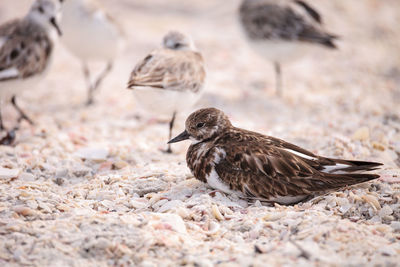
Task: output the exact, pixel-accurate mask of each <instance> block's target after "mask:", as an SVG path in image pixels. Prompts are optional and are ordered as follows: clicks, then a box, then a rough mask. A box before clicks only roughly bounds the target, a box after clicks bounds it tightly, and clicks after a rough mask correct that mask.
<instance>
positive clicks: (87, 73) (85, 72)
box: [82, 62, 93, 106]
mask: <svg viewBox="0 0 400 267" xmlns="http://www.w3.org/2000/svg"><path fill="white" fill-rule="evenodd" d="M82 70H83V75H84V76H85V82H86V87H87V90H88V99H87V101H86V103H85V105H86V106H89V105H91V104H93V97H91V94H92V91H93V89H92V87H93V86H92V82H91V80H90V70H89V67H88V65H87V64H86V62H83V63H82ZM90 99H92V100H90Z"/></svg>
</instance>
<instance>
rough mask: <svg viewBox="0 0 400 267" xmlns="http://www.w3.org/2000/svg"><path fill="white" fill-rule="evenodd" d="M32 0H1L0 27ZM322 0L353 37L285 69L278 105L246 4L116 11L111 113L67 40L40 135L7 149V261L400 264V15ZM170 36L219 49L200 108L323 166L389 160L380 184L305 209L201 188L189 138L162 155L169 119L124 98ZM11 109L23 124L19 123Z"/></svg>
mask: <svg viewBox="0 0 400 267" xmlns="http://www.w3.org/2000/svg"><path fill="white" fill-rule="evenodd" d="M67 1H68V0H67ZM31 2H32V1H28V0H23V1H22V0H19V1H14V0H2V1H1V3H0V22H1V23H3V22H5V21H6V20H8V19H12V18H14V17H17V16H21V15H22V14H24V13H25V12H26V11H27V9H28V8H29V5H30V4H31ZM311 2H312V3H314V6H316V7H318V9H319V10H320V12H321V13H322V14H323V17H324V22H325V27H326V28H327V29H329V30H330V31H331V32H333V33H336V34H338V35H340V40H339V41H338V46H339V49H338V50H336V51H329V50H327V51H325V50H323V49H317V48H316V49H315V51H313V52H312V53H310V54H309V55H307V56H306V57H304V58H303V59H301V60H298V61H296V62H293V63H292V64H287V65H284V66H283V78H284V94H283V97H282V98H279V97H277V96H276V95H275V93H274V85H275V84H274V75H273V68H272V66H271V64H270V63H269V62H267V61H265V60H263V59H262V58H259V57H258V56H257V55H256V54H254V52H253V51H252V50H251V49H250V48H249V47H248V45H247V43H246V42H245V40H244V39H243V37H242V35H241V32H240V28H239V25H238V23H237V21H236V10H237V7H238V5H239V2H238V1H211V0H206V1H178V0H173V1H161V0H151V1H133V0H120V1H111V0H104V1H102V3H103V4H104V8H106V9H107V10H108V11H109V13H110V14H111V15H112V16H114V18H115V19H116V21H118V22H119V24H120V25H121V27H122V28H123V29H124V32H125V36H126V46H125V50H124V51H123V52H122V53H121V54H120V56H119V58H117V59H116V62H115V68H114V70H113V72H112V73H111V75H110V76H109V77H108V78H107V79H106V80H105V83H104V84H103V86H102V89H101V92H100V94H99V95H97V103H96V104H95V105H94V106H91V107H85V106H84V105H83V102H84V101H85V97H86V89H85V83H84V80H83V75H82V73H81V65H80V62H79V60H77V59H76V58H75V57H73V56H72V55H71V54H70V53H69V52H68V51H67V50H66V49H65V48H64V47H63V46H62V44H61V43H60V44H59V45H58V46H57V51H56V56H55V60H54V63H53V65H52V68H51V70H50V71H49V73H48V75H47V77H46V78H45V79H44V80H43V81H42V82H41V83H40V84H38V85H36V86H34V87H32V88H30V89H29V90H26V91H24V92H23V94H21V96H20V101H19V102H20V103H21V106H23V107H24V108H25V109H26V112H27V113H29V114H30V115H31V116H32V117H33V119H34V121H35V122H36V124H35V126H33V127H32V126H29V125H28V124H26V123H23V124H22V125H21V130H20V131H19V132H18V136H17V140H16V144H15V145H14V146H0V167H1V168H0V233H1V235H0V264H1V265H2V266H5V265H10V266H13V265H27V266H31V265H35V266H46V265H48V266H67V265H68V266H88V265H90V266H106V265H117V266H126V265H140V266H155V265H160V266H167V265H185V264H187V265H195V266H212V265H220V266H235V265H237V266H250V265H253V266H265V265H267V264H268V265H275V266H281V265H303V266H306V265H307V266H309V265H310V264H311V265H319V266H322V265H332V266H337V265H345V266H346V265H347V266H350V265H351V266H360V265H380V266H395V265H398V264H399V262H400V190H399V189H400V178H399V177H400V169H399V168H400V107H399V103H400V28H399V27H398V22H399V21H400V6H399V4H398V0H386V1H379V0H363V1H347V0H336V1H311ZM170 29H177V30H181V31H184V32H186V33H188V34H190V35H191V36H192V37H193V39H194V40H195V43H196V44H197V47H198V48H199V50H200V51H201V52H202V53H203V55H204V58H205V61H206V64H207V74H208V77H207V88H206V92H205V94H204V95H203V97H202V99H201V100H200V102H199V103H198V105H197V107H209V106H213V107H217V108H220V109H222V110H224V111H225V112H226V113H227V114H228V115H229V116H230V118H231V120H232V123H233V124H234V125H236V126H240V127H243V128H246V129H250V130H254V131H258V132H262V133H265V134H269V135H273V136H276V137H279V138H282V139H285V140H287V141H290V142H293V143H295V144H298V145H300V146H303V147H305V148H307V149H309V150H311V151H313V152H316V153H319V154H321V155H324V156H331V157H341V158H347V159H361V160H373V161H378V162H383V163H384V164H385V165H384V167H383V168H382V170H380V171H378V173H379V174H381V178H380V179H378V180H375V181H372V182H369V183H365V184H362V185H359V186H353V187H349V188H345V189H343V190H340V191H338V192H334V193H330V194H327V195H324V196H320V197H317V198H315V199H313V200H311V201H308V202H305V203H300V204H298V205H294V206H280V205H275V206H262V205H260V203H258V202H256V203H246V202H244V201H243V200H240V199H236V198H234V197H231V196H229V195H224V194H221V193H219V192H213V190H212V189H210V188H208V187H207V186H206V185H205V184H203V183H201V182H199V181H197V180H196V179H195V178H194V177H193V176H192V175H191V174H190V171H189V170H188V168H187V167H186V163H185V152H186V149H187V147H188V145H189V144H188V142H186V143H185V142H182V143H179V144H177V145H175V146H174V147H173V148H174V149H175V153H174V154H172V155H168V154H164V153H162V152H161V151H160V149H163V148H165V147H166V141H167V135H168V134H167V124H166V123H162V122H160V121H159V120H157V118H153V117H151V116H149V115H148V114H145V113H143V112H141V111H140V110H139V109H138V107H137V105H136V103H135V99H134V98H133V96H132V95H131V92H130V91H129V90H126V89H125V88H126V82H127V79H128V76H129V73H130V71H131V69H132V68H133V66H134V65H135V63H136V62H137V61H138V60H140V59H141V58H143V57H144V56H145V55H146V53H148V52H149V51H151V50H152V49H153V48H155V47H157V46H158V45H159V43H160V42H161V38H162V36H163V34H165V33H166V32H167V31H168V30H170ZM82 41H83V42H84V41H85V42H86V41H87V42H90V36H88V39H87V40H82ZM93 67H94V68H96V69H99V68H101V67H102V65H101V64H99V63H96V64H95V66H93ZM1 108H2V110H3V112H4V117H5V123H6V125H7V127H12V126H13V125H14V123H15V119H16V117H17V115H16V114H15V112H14V110H13V109H12V108H11V107H9V106H6V107H4V106H2V107H1ZM186 115H187V114H181V115H180V116H179V117H178V119H177V125H176V127H175V129H174V134H178V133H179V132H180V131H182V129H183V126H184V120H185V117H186ZM164 120H165V119H164Z"/></svg>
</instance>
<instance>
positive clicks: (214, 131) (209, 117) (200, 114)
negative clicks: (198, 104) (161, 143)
mask: <svg viewBox="0 0 400 267" xmlns="http://www.w3.org/2000/svg"><path fill="white" fill-rule="evenodd" d="M230 127H232V124H231V122H230V121H229V119H228V117H227V116H226V115H225V114H224V113H223V112H222V111H221V110H219V109H216V108H204V109H199V110H197V111H195V112H193V113H192V114H191V115H190V116H189V117H188V118H187V119H186V123H185V131H183V132H182V133H181V134H180V135H178V136H177V137H175V138H173V139H172V140H170V141H169V142H168V143H169V144H170V143H176V142H180V141H183V140H187V139H190V140H192V142H193V144H196V143H199V142H203V141H206V140H211V139H213V138H216V137H217V136H219V135H220V134H221V133H223V132H225V131H226V130H227V129H229V128H230Z"/></svg>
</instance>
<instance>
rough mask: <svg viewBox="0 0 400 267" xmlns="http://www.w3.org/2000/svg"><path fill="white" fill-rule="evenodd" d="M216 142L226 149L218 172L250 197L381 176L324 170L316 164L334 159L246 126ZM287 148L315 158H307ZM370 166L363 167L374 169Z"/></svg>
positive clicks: (325, 187) (319, 189) (323, 188)
mask: <svg viewBox="0 0 400 267" xmlns="http://www.w3.org/2000/svg"><path fill="white" fill-rule="evenodd" d="M215 146H216V147H218V148H219V149H220V150H224V151H225V153H226V156H225V157H224V158H223V159H221V161H220V162H219V163H218V164H217V165H216V166H215V169H216V172H217V173H218V175H219V176H220V178H221V179H222V180H223V181H225V182H227V183H228V184H229V185H230V187H231V189H233V190H238V191H241V192H243V193H245V194H246V195H247V196H248V197H255V198H260V199H270V198H275V197H279V196H301V195H309V194H312V193H314V192H323V191H326V190H331V189H337V188H341V187H344V186H347V185H352V184H356V183H361V182H364V181H368V180H371V179H375V178H378V177H379V176H378V175H374V174H331V173H324V172H321V171H319V170H317V168H322V167H321V166H323V164H324V161H325V160H328V161H329V160H331V161H334V160H332V159H326V158H320V157H318V156H316V155H314V154H313V153H311V152H309V151H306V150H304V149H301V148H299V147H297V146H295V145H292V144H290V143H287V142H285V141H283V140H280V139H276V138H271V137H267V136H263V135H261V134H258V133H254V132H249V131H245V130H240V134H239V131H236V132H235V131H230V132H228V133H227V134H225V135H223V136H222V137H221V138H219V139H218V141H217V142H216V143H215ZM288 150H292V151H295V152H298V153H301V154H305V155H308V156H310V157H313V158H315V160H310V159H305V158H303V157H300V156H298V155H296V154H294V153H291V152H290V151H288ZM320 159H321V162H320ZM378 165H379V164H378ZM371 166H372V165H370V166H369V167H364V169H365V170H368V169H372V168H371ZM374 166H375V167H376V164H375V165H374Z"/></svg>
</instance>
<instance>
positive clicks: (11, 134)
mask: <svg viewBox="0 0 400 267" xmlns="http://www.w3.org/2000/svg"><path fill="white" fill-rule="evenodd" d="M0 102H1V101H0ZM17 130H18V126H17V127H15V128H14V129H12V130H10V131H6V128H5V127H4V124H3V117H2V115H1V110H0V131H6V136H4V137H3V138H1V139H0V145H5V146H9V145H11V144H12V143H13V142H14V140H15V132H16V131H17Z"/></svg>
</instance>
